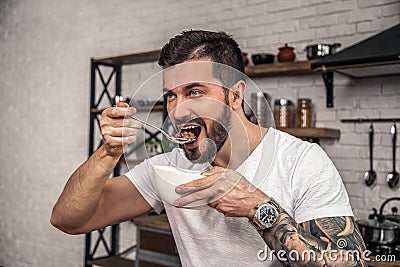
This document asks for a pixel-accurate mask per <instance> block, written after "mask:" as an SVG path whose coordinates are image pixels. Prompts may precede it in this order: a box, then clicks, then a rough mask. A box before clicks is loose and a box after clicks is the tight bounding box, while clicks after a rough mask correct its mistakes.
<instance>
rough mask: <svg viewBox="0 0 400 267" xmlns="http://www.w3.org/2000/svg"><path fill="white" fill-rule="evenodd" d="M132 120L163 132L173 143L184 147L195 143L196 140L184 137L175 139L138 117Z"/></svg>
mask: <svg viewBox="0 0 400 267" xmlns="http://www.w3.org/2000/svg"><path fill="white" fill-rule="evenodd" d="M130 117H131V118H132V119H134V120H137V121H140V122H141V123H143V124H145V125H147V126H150V127H152V128H154V129H156V130H157V131H159V132H161V133H162V134H163V135H164V136H165V137H166V138H167V139H168V140H170V141H171V142H174V143H177V144H180V145H183V144H187V143H191V142H194V141H195V140H196V139H193V138H192V139H188V138H182V137H175V136H170V135H169V134H168V133H167V132H165V131H164V130H163V129H161V128H159V127H157V126H154V125H153V124H150V123H148V122H145V121H142V120H141V119H138V118H136V117H133V116H130Z"/></svg>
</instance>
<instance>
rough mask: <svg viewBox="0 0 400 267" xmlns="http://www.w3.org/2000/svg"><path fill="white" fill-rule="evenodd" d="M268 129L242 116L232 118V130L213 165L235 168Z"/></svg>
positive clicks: (258, 142) (252, 149)
mask: <svg viewBox="0 0 400 267" xmlns="http://www.w3.org/2000/svg"><path fill="white" fill-rule="evenodd" d="M267 131H268V129H266V128H262V127H260V126H258V125H255V124H253V123H251V122H250V121H248V120H247V118H246V117H245V116H244V115H243V116H240V115H239V116H237V119H236V120H232V130H231V132H230V133H229V137H228V139H227V140H226V142H225V144H224V145H223V146H222V147H221V149H220V150H219V151H218V153H217V155H216V156H215V159H214V162H213V165H214V166H220V167H223V168H229V169H233V170H234V169H236V168H237V167H239V166H240V165H241V164H242V163H243V162H244V161H245V160H246V159H247V158H248V157H249V155H250V154H251V153H252V152H253V151H254V149H255V148H256V147H257V146H258V145H259V144H260V142H261V141H262V139H263V137H264V135H265V134H266V132H267Z"/></svg>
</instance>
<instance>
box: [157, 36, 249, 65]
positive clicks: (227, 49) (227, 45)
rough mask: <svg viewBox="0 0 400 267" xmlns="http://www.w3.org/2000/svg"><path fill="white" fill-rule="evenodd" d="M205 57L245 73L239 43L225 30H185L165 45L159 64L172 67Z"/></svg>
mask: <svg viewBox="0 0 400 267" xmlns="http://www.w3.org/2000/svg"><path fill="white" fill-rule="evenodd" d="M205 57H208V58H211V60H212V61H214V62H217V63H221V64H224V65H228V66H230V67H232V68H235V69H237V70H238V71H240V72H242V73H244V65H243V58H242V54H241V51H240V48H239V45H238V43H237V42H236V41H235V40H234V39H233V38H232V37H231V36H230V35H228V34H227V33H225V32H211V31H203V30H190V31H184V32H182V33H181V34H179V35H177V36H175V37H173V38H172V39H170V40H169V42H168V43H167V44H165V45H164V47H163V48H162V50H161V54H160V59H159V60H158V64H159V65H160V66H162V67H170V66H173V65H176V64H179V63H182V62H183V61H185V60H188V59H195V58H205Z"/></svg>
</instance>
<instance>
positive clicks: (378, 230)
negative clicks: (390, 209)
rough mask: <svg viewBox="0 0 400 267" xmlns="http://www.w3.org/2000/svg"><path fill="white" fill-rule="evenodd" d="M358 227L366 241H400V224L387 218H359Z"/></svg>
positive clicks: (383, 242)
mask: <svg viewBox="0 0 400 267" xmlns="http://www.w3.org/2000/svg"><path fill="white" fill-rule="evenodd" d="M357 224H358V228H359V229H360V233H361V235H362V237H363V239H364V241H365V242H366V243H369V244H378V245H394V244H398V242H400V224H398V223H396V222H393V221H390V220H386V219H381V220H373V219H369V220H357Z"/></svg>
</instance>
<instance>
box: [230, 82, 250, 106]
mask: <svg viewBox="0 0 400 267" xmlns="http://www.w3.org/2000/svg"><path fill="white" fill-rule="evenodd" d="M245 92H246V83H245V82H244V81H243V80H240V81H238V82H237V83H235V84H234V85H233V86H232V87H231V88H230V89H229V103H230V106H231V108H232V109H233V110H237V109H242V102H243V97H244V93H245Z"/></svg>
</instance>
